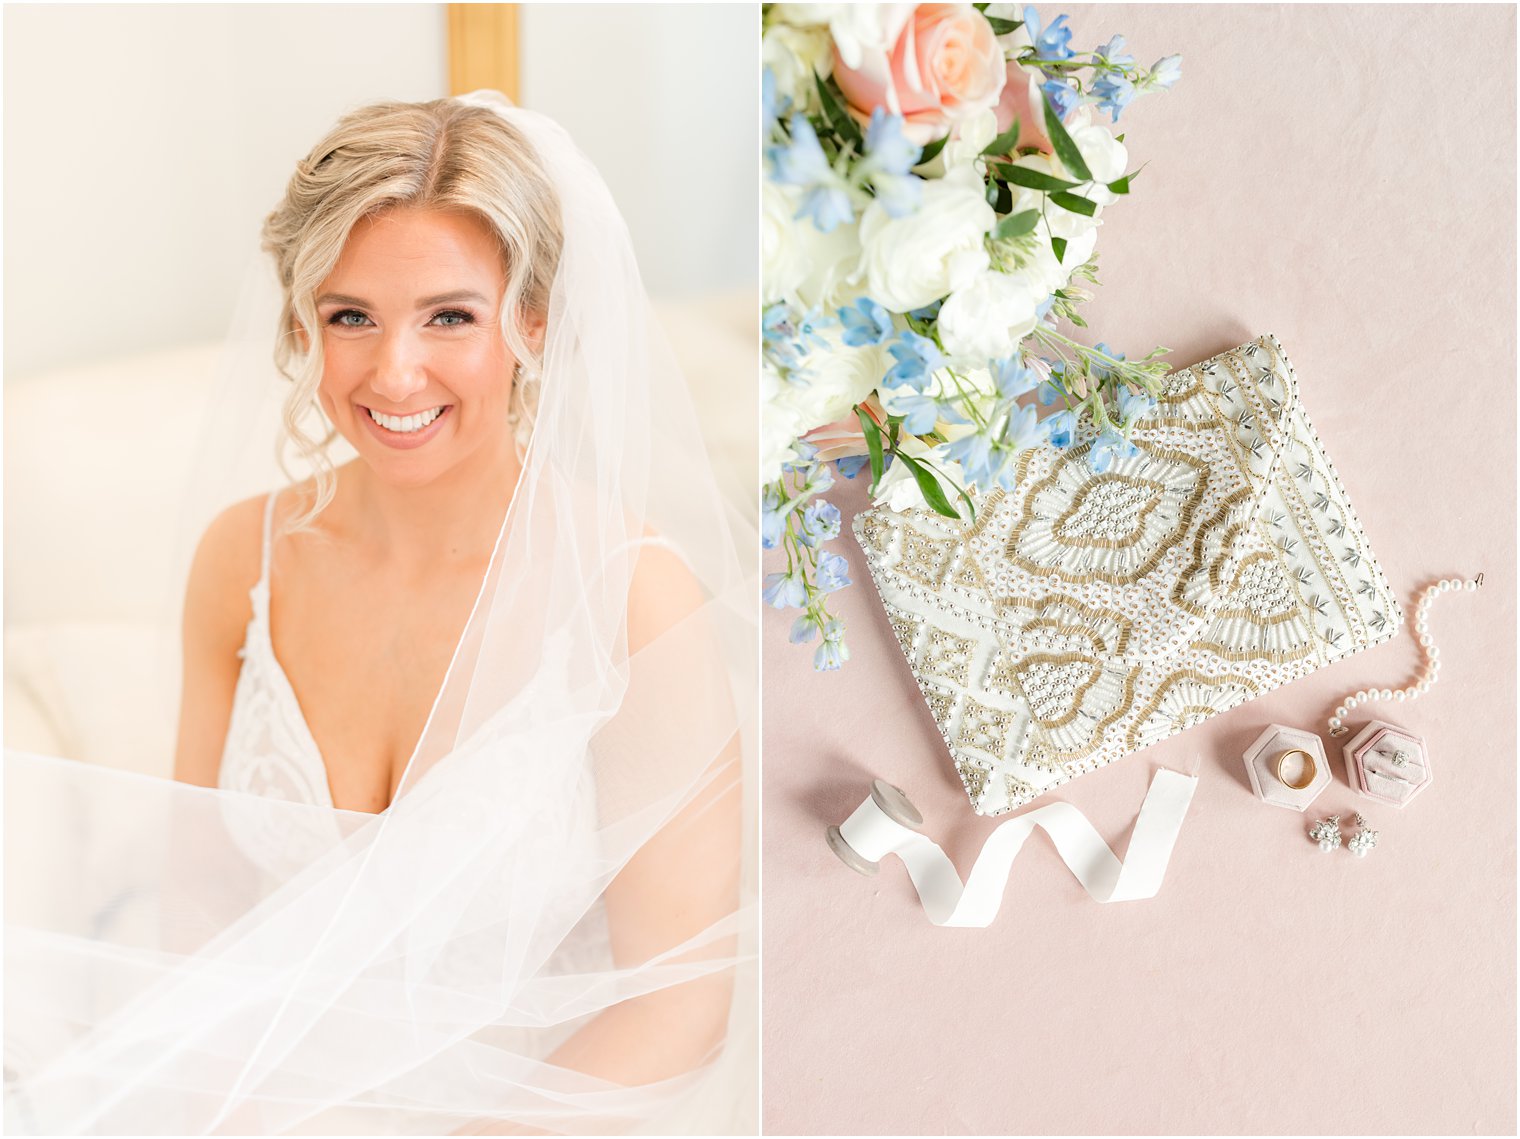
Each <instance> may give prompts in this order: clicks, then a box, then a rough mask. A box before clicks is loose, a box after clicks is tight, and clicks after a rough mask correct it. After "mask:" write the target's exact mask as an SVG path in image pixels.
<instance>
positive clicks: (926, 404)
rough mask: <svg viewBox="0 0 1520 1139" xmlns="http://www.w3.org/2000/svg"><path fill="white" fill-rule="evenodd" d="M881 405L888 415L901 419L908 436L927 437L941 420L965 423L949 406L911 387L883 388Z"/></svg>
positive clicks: (958, 413)
mask: <svg viewBox="0 0 1520 1139" xmlns="http://www.w3.org/2000/svg"><path fill="white" fill-rule="evenodd" d="M881 405H882V406H883V407H884V408H886V409H887V411H888V413H890V414H892V415H900V416H902V417H903V430H904V431H906V432H907V433H908V434H909V435H927V434H928V433H929V432H930V431H933V430H934V425H935V424H936V423H938V422H939V421H940V420H941V419H943V420H944V421H945V422H946V423H965V422H966V419H965V417H964V416H963V415H961V413H960V412H958V411H956V410H955V408H954V407H953V406H952V405H951V404H949V403H947V402H945V401H944V400H941V399H937V398H935V397H934V396H932V395H925V394H923V393H922V392H920V391H916V390H915V389H913V388H911V387H902V388H884V389H883V390H882V393H881Z"/></svg>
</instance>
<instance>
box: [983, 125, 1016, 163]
mask: <svg viewBox="0 0 1520 1139" xmlns="http://www.w3.org/2000/svg"><path fill="white" fill-rule="evenodd" d="M1018 145H1019V120H1018V119H1014V120H1013V126H1011V127H1009V128H1008V129H1007V130H1005V131H1004V132H1003V133H1002V134H1000V135H998V136H997V138H995V139H993V140H992V141H991V142H989V143H988V144H987V145H986V146H984V147H982V153H983V154H985V155H989V156H991V157H994V158H995V157H998V156H1001V155H1004V154H1012V153H1013V148H1014V147H1016V146H1018Z"/></svg>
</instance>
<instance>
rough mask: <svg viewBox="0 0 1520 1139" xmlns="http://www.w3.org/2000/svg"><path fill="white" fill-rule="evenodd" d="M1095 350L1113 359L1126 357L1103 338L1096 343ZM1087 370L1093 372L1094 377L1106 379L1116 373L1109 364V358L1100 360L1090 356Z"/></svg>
mask: <svg viewBox="0 0 1520 1139" xmlns="http://www.w3.org/2000/svg"><path fill="white" fill-rule="evenodd" d="M1094 350H1095V351H1098V352H1101V353H1102V354H1103V355H1105V356H1107V357H1109V359H1112V360H1123V359H1125V358H1126V357H1125V355H1124V353H1123V352H1120V351H1118V350H1117V349H1115V348H1110V347H1109V346H1108V345H1107V344H1105V343H1103V341H1101V340H1100V341H1098V343H1097V344H1096V345H1095V348H1094ZM1087 370H1088V371H1089V372H1091V373H1092V378H1093V379H1095V380H1106V379H1109V378H1110V377H1112V376H1113V374H1114V370H1113V368H1111V367H1110V366H1109V364H1108V361H1107V360H1099V359H1097V358H1095V357H1093V358H1089V362H1088V367H1087Z"/></svg>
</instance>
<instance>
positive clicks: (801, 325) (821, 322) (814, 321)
mask: <svg viewBox="0 0 1520 1139" xmlns="http://www.w3.org/2000/svg"><path fill="white" fill-rule="evenodd" d="M832 323H833V318H832V317H827V316H824V315H823V314H822V313H820V312H819V311H818V310H817V308H810V309H808V310H807V311H806V312H798V311H797V310H796V309H794V308H792V306H791V305H788V304H785V303H784V302H781V301H777V302H776V303H775V304H773V305H770V306H768V307H767V308H766V309H765V310H764V311H763V312H761V314H760V340H761V352H762V353H763V355H764V356H765V359H766V360H767V361H768V362H770V363H771V364H772V365H773V366H774V367H775V368H777V369H778V370H779V371H780V372H781V373H782V375H783V377H784V378H785V379H786V380H787V382H788V383H792V384H797V385H799V386H801V387H806V386H807V385H808V382H809V377H808V371H807V361H806V356H807V354H808V353H809V352H811V351H812V350H813V349H814V348H823V349H827V348H828V346H829V342H828V341H827V340H825V339H824V338H823V336H822V334H821V333H820V331H819V330H820V329H823V328H827V327H828V326H829V325H830V324H832Z"/></svg>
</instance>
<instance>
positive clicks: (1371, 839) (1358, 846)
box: [1346, 814, 1378, 858]
mask: <svg viewBox="0 0 1520 1139" xmlns="http://www.w3.org/2000/svg"><path fill="white" fill-rule="evenodd" d="M1351 821H1352V822H1353V823H1355V824H1356V828H1357V831H1356V834H1354V835H1352V836H1351V841H1350V842H1348V843H1347V844H1346V849H1347V850H1349V851H1350V852H1351V853H1352V854H1354V855H1356V856H1357V857H1358V858H1366V857H1367V852H1368V851H1369V850H1371V849H1372V848H1373V847H1375V846H1377V844H1378V832H1377V831H1375V830H1373V829H1372V828H1371V827H1369V826H1368V825H1367V820H1366V819H1364V818H1362V816H1361V815H1360V814H1355V815H1352V816H1351Z"/></svg>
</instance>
